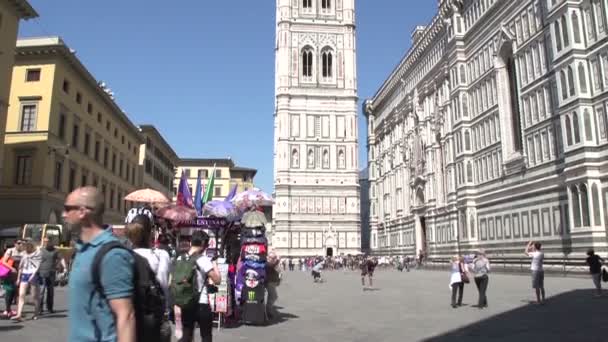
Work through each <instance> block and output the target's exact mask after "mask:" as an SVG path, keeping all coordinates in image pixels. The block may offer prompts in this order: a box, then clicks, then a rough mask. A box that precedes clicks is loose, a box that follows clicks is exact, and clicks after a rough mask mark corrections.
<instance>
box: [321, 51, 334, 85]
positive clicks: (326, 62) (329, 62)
mask: <svg viewBox="0 0 608 342" xmlns="http://www.w3.org/2000/svg"><path fill="white" fill-rule="evenodd" d="M322 59H323V77H324V78H326V79H331V78H332V77H333V71H332V70H333V56H332V54H331V51H323V54H322Z"/></svg>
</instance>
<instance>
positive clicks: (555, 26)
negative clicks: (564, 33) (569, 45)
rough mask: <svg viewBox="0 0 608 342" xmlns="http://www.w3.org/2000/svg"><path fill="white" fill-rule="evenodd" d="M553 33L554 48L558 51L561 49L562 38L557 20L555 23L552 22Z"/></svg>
mask: <svg viewBox="0 0 608 342" xmlns="http://www.w3.org/2000/svg"><path fill="white" fill-rule="evenodd" d="M553 34H554V36H555V48H556V50H557V52H560V51H561V50H562V38H561V31H560V28H559V20H557V21H555V23H554V24H553Z"/></svg>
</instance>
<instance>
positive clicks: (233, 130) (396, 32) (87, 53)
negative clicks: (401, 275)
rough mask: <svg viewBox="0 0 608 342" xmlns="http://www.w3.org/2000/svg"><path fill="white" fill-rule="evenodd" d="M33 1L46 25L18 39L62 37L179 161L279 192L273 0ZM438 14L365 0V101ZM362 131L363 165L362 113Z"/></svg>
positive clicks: (409, 4) (423, 0)
mask: <svg viewBox="0 0 608 342" xmlns="http://www.w3.org/2000/svg"><path fill="white" fill-rule="evenodd" d="M29 1H30V3H31V4H32V5H33V6H34V7H35V8H36V10H37V11H38V13H39V14H40V18H38V19H36V20H31V21H28V22H25V23H22V25H21V28H20V36H23V37H29V36H46V35H59V36H61V37H62V38H63V39H64V40H65V42H66V43H67V44H68V45H69V46H70V47H71V48H72V49H74V50H76V52H77V55H78V57H79V58H80V59H81V60H82V61H83V63H84V64H85V65H86V66H87V68H88V69H89V70H90V71H91V72H92V73H93V75H95V77H96V78H97V79H98V80H103V81H105V82H106V83H107V84H108V85H109V86H110V88H111V89H112V90H113V91H114V93H115V97H116V100H117V102H118V104H119V105H120V106H121V107H122V108H123V110H124V111H125V112H127V113H128V115H129V117H130V118H131V120H132V121H133V122H134V123H135V124H153V125H155V126H156V127H157V128H158V129H159V130H160V131H161V132H162V133H163V135H164V136H165V139H167V141H168V142H169V143H170V144H171V145H172V146H173V148H174V149H175V151H176V152H177V154H178V155H179V156H180V157H188V158H204V157H217V158H224V157H231V158H233V159H234V160H235V161H236V163H237V164H238V165H241V166H246V167H253V168H257V169H258V170H259V171H258V175H257V177H256V183H257V185H258V186H259V187H261V188H262V189H264V190H266V191H268V192H271V191H272V183H273V180H272V170H273V160H272V153H273V150H272V149H273V136H272V134H273V112H274V34H275V8H274V7H275V0H256V1H245V0H237V1H227V0H220V1H192V0H184V1H159V0H126V1H125V0H104V1H86V0H85V1H82V0H52V1H49V0H29ZM85 4H86V6H85ZM171 4H173V5H171ZM436 8H437V1H433V0H357V35H358V38H357V44H358V45H357V47H358V51H357V53H358V56H357V59H358V78H359V84H358V85H359V98H360V101H363V100H364V99H366V98H368V97H371V96H373V95H374V93H375V92H376V90H377V89H378V88H379V87H380V85H381V84H382V82H383V81H384V80H385V79H386V77H388V75H389V73H390V72H391V71H392V70H393V68H394V67H395V65H396V64H397V63H398V62H399V60H400V59H401V57H402V56H403V54H404V52H405V51H406V50H407V49H408V48H409V46H410V42H411V40H410V33H411V31H412V30H413V28H414V27H415V25H422V24H426V23H428V22H429V21H430V19H431V18H432V16H433V15H434V14H435V12H436ZM360 107H361V106H360V105H359V108H360ZM359 127H360V130H359V131H360V134H361V136H360V137H359V144H360V146H359V148H360V154H359V155H360V160H361V163H360V165H361V166H362V167H363V166H364V165H365V161H366V156H365V142H366V136H365V118H364V117H363V115H361V114H360V119H359Z"/></svg>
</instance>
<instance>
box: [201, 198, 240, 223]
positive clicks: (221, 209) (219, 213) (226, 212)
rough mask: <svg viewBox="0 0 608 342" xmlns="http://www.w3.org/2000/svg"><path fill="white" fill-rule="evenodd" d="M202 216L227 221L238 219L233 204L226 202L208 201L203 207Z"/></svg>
mask: <svg viewBox="0 0 608 342" xmlns="http://www.w3.org/2000/svg"><path fill="white" fill-rule="evenodd" d="M203 215H204V216H215V217H223V218H225V219H226V220H228V221H236V220H238V219H239V217H240V215H239V211H238V210H237V209H236V207H235V206H234V204H232V203H230V202H226V201H209V202H207V203H205V205H204V206H203Z"/></svg>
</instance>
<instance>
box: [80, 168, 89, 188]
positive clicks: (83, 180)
mask: <svg viewBox="0 0 608 342" xmlns="http://www.w3.org/2000/svg"><path fill="white" fill-rule="evenodd" d="M87 181H88V179H87V174H86V173H85V172H84V171H83V172H82V176H81V177H80V186H87Z"/></svg>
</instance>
